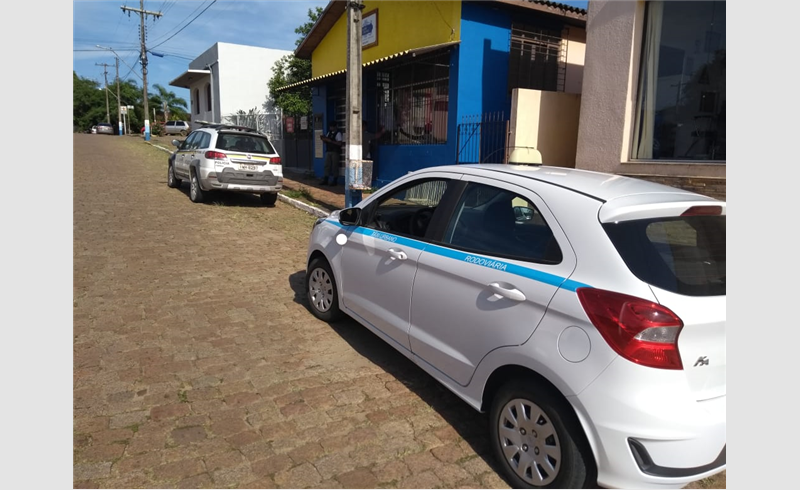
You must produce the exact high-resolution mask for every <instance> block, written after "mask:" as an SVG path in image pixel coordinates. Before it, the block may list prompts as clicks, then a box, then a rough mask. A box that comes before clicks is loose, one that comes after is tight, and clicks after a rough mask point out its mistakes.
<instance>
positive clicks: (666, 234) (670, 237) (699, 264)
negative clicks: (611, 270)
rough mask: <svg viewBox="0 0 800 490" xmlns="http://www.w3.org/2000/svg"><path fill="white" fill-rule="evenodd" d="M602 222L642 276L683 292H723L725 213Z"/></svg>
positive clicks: (624, 255)
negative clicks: (722, 214) (723, 214)
mask: <svg viewBox="0 0 800 490" xmlns="http://www.w3.org/2000/svg"><path fill="white" fill-rule="evenodd" d="M603 228H604V229H605V231H606V233H607V234H608V236H609V238H610V239H611V241H612V243H613V244H614V246H615V247H616V249H617V251H618V252H619V254H620V256H621V257H622V259H623V260H624V261H625V264H626V265H627V266H628V268H629V269H630V270H631V272H633V274H634V275H636V277H638V278H639V279H641V280H642V281H644V282H646V283H648V284H651V285H653V286H655V287H658V288H661V289H665V290H667V291H671V292H674V293H677V294H683V295H686V296H724V295H725V216H686V217H674V218H654V219H644V220H634V221H622V222H618V223H606V224H604V225H603Z"/></svg>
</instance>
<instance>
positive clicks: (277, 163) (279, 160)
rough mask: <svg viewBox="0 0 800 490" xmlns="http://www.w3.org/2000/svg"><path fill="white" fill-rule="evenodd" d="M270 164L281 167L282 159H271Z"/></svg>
mask: <svg viewBox="0 0 800 490" xmlns="http://www.w3.org/2000/svg"><path fill="white" fill-rule="evenodd" d="M269 163H271V164H272V165H280V164H281V157H272V158H270V159H269Z"/></svg>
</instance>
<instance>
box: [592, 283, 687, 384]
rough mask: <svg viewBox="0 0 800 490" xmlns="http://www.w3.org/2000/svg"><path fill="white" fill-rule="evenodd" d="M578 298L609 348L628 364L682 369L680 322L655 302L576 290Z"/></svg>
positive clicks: (608, 293)
mask: <svg viewBox="0 0 800 490" xmlns="http://www.w3.org/2000/svg"><path fill="white" fill-rule="evenodd" d="M577 293H578V299H579V300H580V302H581V305H582V306H583V309H584V311H586V315H587V316H588V317H589V320H591V322H592V324H593V325H594V326H595V327H597V330H599V331H600V334H601V335H602V336H603V338H604V339H605V341H606V342H608V345H609V346H611V348H612V349H614V350H615V351H616V352H617V353H618V354H619V355H621V356H622V357H624V358H625V359H628V360H629V361H632V362H635V363H636V364H641V365H642V366H649V367H654V368H660V369H683V363H682V362H681V356H680V353H679V352H678V334H679V333H680V332H681V329H682V328H683V321H682V320H681V319H680V318H678V316H677V315H676V314H675V313H673V312H672V311H670V310H669V309H668V308H665V307H663V306H661V305H659V304H658V303H653V302H652V301H647V300H646V299H642V298H636V297H634V296H628V295H626V294H620V293H615V292H612V291H605V290H603V289H593V288H578V290H577Z"/></svg>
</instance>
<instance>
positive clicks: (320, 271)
mask: <svg viewBox="0 0 800 490" xmlns="http://www.w3.org/2000/svg"><path fill="white" fill-rule="evenodd" d="M306 297H307V298H308V302H309V304H310V305H311V313H313V314H314V316H315V317H317V318H319V319H320V320H322V321H325V322H334V321H336V320H339V319H341V318H342V317H343V316H344V314H343V313H342V312H341V310H340V309H339V293H338V291H337V289H336V279H335V278H334V277H333V272H332V271H331V266H330V264H328V261H327V260H325V258H324V257H321V256H320V257H316V258H315V259H314V260H312V261H311V263H310V264H309V265H308V270H307V271H306Z"/></svg>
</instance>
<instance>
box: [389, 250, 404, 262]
mask: <svg viewBox="0 0 800 490" xmlns="http://www.w3.org/2000/svg"><path fill="white" fill-rule="evenodd" d="M389 255H390V256H391V259H392V260H394V259H397V260H406V259H407V258H408V255H406V253H405V252H403V251H402V250H400V249H398V248H390V249H389Z"/></svg>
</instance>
